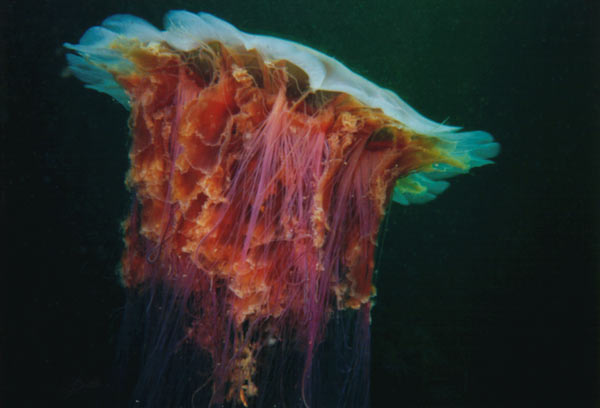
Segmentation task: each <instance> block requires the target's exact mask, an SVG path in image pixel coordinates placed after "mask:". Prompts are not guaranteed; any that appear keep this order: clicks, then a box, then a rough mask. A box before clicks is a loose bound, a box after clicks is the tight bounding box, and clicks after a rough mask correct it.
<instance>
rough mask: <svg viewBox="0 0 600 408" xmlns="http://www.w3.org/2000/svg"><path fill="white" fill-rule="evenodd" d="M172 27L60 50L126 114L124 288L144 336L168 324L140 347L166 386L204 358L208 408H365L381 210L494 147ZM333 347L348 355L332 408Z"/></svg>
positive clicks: (299, 53) (124, 21) (256, 45)
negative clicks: (175, 366)
mask: <svg viewBox="0 0 600 408" xmlns="http://www.w3.org/2000/svg"><path fill="white" fill-rule="evenodd" d="M165 26H166V29H165V30H164V31H160V30H158V29H157V28H155V27H154V26H152V25H150V24H149V23H147V22H145V21H144V20H141V19H139V18H136V17H133V16H126V15H117V16H113V17H110V18H109V19H107V20H106V21H105V22H104V23H103V25H102V26H100V27H93V28H91V29H90V30H88V32H87V33H86V34H85V35H84V36H83V37H82V39H81V40H80V42H79V44H76V45H74V44H66V47H67V48H69V49H71V50H73V51H74V52H76V53H77V55H75V54H70V55H69V56H68V62H69V64H70V69H71V71H72V72H73V73H74V74H75V75H76V76H77V77H78V78H80V79H81V80H83V81H84V82H86V83H87V84H88V87H90V88H93V89H96V90H98V91H101V92H104V93H107V94H109V95H111V96H112V97H114V98H115V99H116V100H118V101H119V102H120V103H121V104H123V105H124V106H125V107H126V108H127V109H130V111H131V117H130V128H131V137H132V140H131V149H130V154H129V158H130V162H131V168H130V171H129V172H128V175H127V179H126V184H127V186H128V188H130V189H131V191H132V192H133V193H134V194H133V197H134V198H133V204H132V211H131V214H130V215H129V217H128V218H127V219H126V220H125V221H124V223H123V230H124V236H125V250H124V253H123V257H122V261H121V278H122V282H123V284H124V286H125V287H127V288H128V290H130V291H131V292H133V293H137V294H138V295H139V297H138V298H139V299H145V300H144V301H146V302H149V305H148V308H147V309H148V310H149V309H153V310H154V309H156V310H158V311H157V312H156V313H157V315H156V316H159V317H158V318H157V320H158V321H157V322H155V320H153V322H154V323H152V324H156V325H160V324H164V322H165V321H166V320H172V321H173V322H174V323H173V322H172V324H170V325H169V326H168V327H170V329H166V328H164V329H156V330H148V333H151V334H147V335H146V338H145V339H144V340H143V341H145V342H147V343H148V345H147V346H146V348H148V349H151V350H153V353H154V354H156V353H159V354H160V353H162V354H164V359H165V361H164V363H163V364H162V365H158V366H160V367H162V370H163V371H164V367H167V366H169V364H170V362H169V361H168V360H169V359H173V358H175V357H174V356H176V355H177V353H178V352H180V350H183V349H186V350H188V349H190V348H191V349H193V350H195V352H196V353H198V354H199V355H201V356H202V358H203V359H204V361H205V362H206V364H205V365H204V366H203V367H204V368H203V369H202V370H198V371H197V372H195V374H196V376H197V378H196V379H192V380H189V381H190V383H191V384H192V385H191V386H190V387H191V388H192V389H193V390H194V393H193V395H196V394H197V393H198V392H202V393H204V394H206V395H207V397H206V398H207V399H206V401H208V402H207V404H208V405H210V406H218V405H221V404H229V405H230V406H261V405H263V406H266V405H267V404H269V403H272V402H273V401H284V402H285V403H288V404H289V405H290V406H304V405H314V406H325V405H322V404H321V405H319V404H320V402H319V401H324V400H323V398H325V399H327V398H335V399H336V401H335V403H336V404H341V405H339V406H366V405H367V404H368V389H367V388H368V386H366V385H365V384H367V383H368V343H369V338H368V336H369V334H368V333H369V313H370V308H371V299H372V296H373V295H374V293H375V288H374V286H373V283H372V277H373V270H374V251H375V247H376V244H377V234H378V229H379V224H380V222H381V220H382V217H383V216H384V214H385V210H386V208H387V206H388V203H389V201H390V200H391V199H392V198H393V199H394V200H396V201H397V202H399V203H401V204H409V203H418V202H425V201H428V200H430V199H432V198H434V197H435V196H436V195H437V194H439V193H441V192H442V191H443V190H444V189H445V188H446V187H447V186H448V184H447V182H445V181H441V180H440V179H443V178H446V177H449V176H453V175H456V174H460V173H464V172H467V171H468V170H469V169H470V168H472V167H476V166H480V165H484V164H488V163H490V161H489V158H491V157H493V156H494V155H495V154H496V153H497V150H498V145H497V144H496V143H494V142H493V140H492V138H491V136H489V134H487V133H485V132H481V131H479V132H460V131H459V129H458V128H455V127H449V126H445V125H441V124H437V123H435V122H432V121H430V120H428V119H426V118H424V117H422V116H420V115H419V114H418V113H416V112H415V111H414V110H413V109H412V108H410V107H409V106H408V105H407V104H406V103H405V102H403V101H402V100H401V99H400V98H398V97H397V96H396V95H395V94H393V93H392V92H390V91H388V90H385V89H382V88H379V87H377V86H376V85H375V84H373V83H371V82H370V81H368V80H366V79H364V78H362V77H360V76H358V75H356V74H354V73H353V72H351V71H350V70H349V69H348V68H346V67H344V66H343V65H342V64H341V63H339V62H338V61H336V60H334V59H333V58H331V57H328V56H326V55H324V54H322V53H320V52H318V51H315V50H313V49H310V48H308V47H305V46H302V45H300V44H297V43H294V42H290V41H286V40H281V39H278V38H273V37H266V36H258V35H251V34H247V33H243V32H241V31H239V30H237V29H236V28H235V27H233V26H231V25H230V24H228V23H226V22H224V21H222V20H219V19H218V18H216V17H214V16H211V15H208V14H205V13H200V14H192V13H188V12H184V11H175V12H170V13H169V14H167V16H166V18H165ZM165 293H168V295H165ZM148 294H149V295H148ZM159 299H166V300H162V301H161V300H159ZM157 302H158V303H157ZM160 302H162V303H160ZM348 322H350V323H348ZM165 327H167V326H166V325H165ZM336 327H337V329H336ZM332 333H338V334H332ZM335 335H340V336H342V337H343V339H342V340H340V341H341V342H342V343H344V344H345V345H346V346H347V347H350V348H351V349H352V350H354V351H353V355H352V357H351V358H350V361H347V362H346V363H345V365H344V364H342V366H343V367H342V368H341V369H338V370H337V371H338V372H341V373H338V374H339V375H338V376H337V377H336V380H335V381H334V382H335V383H336V384H337V385H339V389H338V391H337V392H336V393H334V394H335V397H331V396H325V397H323V396H320V395H319V392H318V391H316V390H317V388H318V386H317V385H315V384H316V383H317V382H319V381H321V379H319V378H318V377H319V373H328V374H321V376H323V375H325V376H327V375H329V373H330V372H331V370H330V369H329V368H327V367H326V365H327V364H326V363H324V362H322V361H321V359H325V358H326V357H327V355H328V354H330V353H329V351H322V350H323V349H326V350H329V349H327V347H329V346H326V345H325V346H324V344H328V343H327V339H328V338H329V337H331V336H335ZM171 338H174V339H175V340H174V341H171V340H168V339H171ZM167 344H173V346H169V347H167V346H166V345H167ZM334 344H335V341H334ZM335 349H336V347H332V350H335ZM334 354H335V353H334ZM143 359H144V357H142V360H143ZM333 360H335V358H333ZM142 367H143V370H147V371H148V370H152V367H155V365H153V364H149V363H147V362H146V363H144V362H142ZM167 371H168V370H167ZM334 371H335V369H334ZM172 375H176V374H172ZM151 377H153V375H152V374H151V373H142V374H140V378H147V379H148V378H151ZM145 381H146V382H145V384H138V387H137V388H136V393H137V394H136V396H135V398H136V399H140V398H145V399H146V400H145V404H146V405H147V406H150V405H152V403H153V401H151V400H150V399H151V398H152V397H151V396H150V395H151V391H152V392H156V390H157V389H161V388H162V389H164V390H165V391H164V393H163V394H164V395H161V396H156V401H159V399H161V401H162V402H156V401H154V403H155V405H159V404H160V403H164V402H169V401H174V400H175V398H179V396H169V395H168V393H169V391H168V390H171V392H174V391H173V389H175V388H176V387H175V388H173V387H172V386H171V385H168V384H171V383H173V381H174V380H169V379H168V378H162V377H160V376H158V378H156V379H154V380H152V381H151V380H145ZM186 381H187V380H186ZM315 387H316V388H315ZM361 387H362V388H365V389H363V390H358V391H357V389H358V388H361ZM321 394H323V393H321ZM327 401H329V400H327ZM199 406H201V405H199ZM327 406H334V405H327Z"/></svg>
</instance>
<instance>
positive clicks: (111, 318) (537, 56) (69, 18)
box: [0, 0, 600, 408]
mask: <svg viewBox="0 0 600 408" xmlns="http://www.w3.org/2000/svg"><path fill="white" fill-rule="evenodd" d="M170 9H187V10H190V11H206V12H210V13H213V14H215V15H217V16H218V17H220V18H223V19H225V20H227V21H229V22H231V23H232V24H234V25H235V26H237V27H238V28H240V29H242V30H244V31H248V32H252V33H261V34H270V35H277V36H280V37H283V38H287V39H291V40H295V41H298V42H301V43H304V44H306V45H309V46H312V47H314V48H317V49H319V50H321V51H323V52H325V53H327V54H329V55H331V56H334V57H336V58H337V59H339V60H340V61H342V62H343V63H345V64H346V65H347V66H348V67H350V68H351V69H353V70H355V71H356V72H358V73H359V74H361V75H363V76H366V77H367V78H369V79H371V80H372V81H374V82H376V83H377V84H379V85H381V86H383V87H386V88H389V89H392V90H393V91H395V92H397V93H398V94H399V95H400V96H401V97H402V98H403V99H404V100H405V101H407V102H408V103H409V104H410V105H411V106H413V107H414V108H415V109H417V110H418V111H419V112H421V113H422V114H423V115H425V116H427V117H429V118H431V119H434V120H436V121H439V122H441V121H446V122H447V123H449V124H455V125H463V126H465V127H466V128H467V129H483V130H487V131H489V132H490V133H492V134H493V135H494V137H495V138H496V139H497V141H498V142H499V143H500V144H501V145H502V151H501V154H500V155H499V156H498V157H497V160H496V164H495V165H493V166H486V167H483V168H478V169H475V170H474V171H473V172H472V173H471V174H469V175H466V176H461V177H457V178H455V179H452V180H451V182H452V185H451V187H450V189H449V190H448V191H447V192H445V193H444V194H442V196H441V197H439V198H438V199H436V200H435V201H433V202H431V203H428V204H426V205H421V206H411V207H402V206H400V205H397V204H394V205H393V206H392V208H391V213H390V215H389V219H388V223H387V227H386V228H387V230H386V235H385V242H384V243H383V245H382V252H381V257H380V259H379V260H380V265H379V273H378V275H377V286H378V296H377V305H376V307H375V309H374V310H373V314H372V318H373V321H372V376H371V401H372V403H371V405H372V407H373V408H379V407H467V406H468V407H538V406H540V407H541V406H544V407H553V406H564V407H593V406H598V403H599V400H598V388H599V362H600V355H599V350H600V349H599V347H600V346H599V344H600V343H599V316H600V315H599V298H598V289H599V279H598V273H599V270H600V164H599V163H600V143H599V141H600V29H599V27H600V7H599V2H598V1H591V0H588V1H585V0H571V1H564V0H563V1H557V0H548V1H530V0H502V1H491V0H489V1H484V0H470V1H469V0H460V1H442V0H410V1H409V0H390V1H372V2H366V1H327V2H326V1H282V2H275V1H251V0H248V1H223V0H221V1H216V0H212V1H211V0H205V1H138V2H131V1H124V0H119V1H116V0H103V1H35V2H34V1H18V2H17V1H4V2H3V3H2V5H1V6H0V29H1V36H0V47H1V48H0V68H1V69H0V126H1V127H0V137H2V148H1V149H0V154H1V166H2V167H1V175H2V188H1V203H0V204H1V214H2V218H1V221H2V226H1V229H2V231H3V235H4V237H5V238H4V239H5V241H6V243H5V244H4V245H3V246H2V252H3V253H4V256H3V257H2V259H3V264H4V266H0V270H1V272H0V274H1V276H2V278H1V279H2V280H1V282H0V285H1V286H0V287H1V288H2V296H1V299H2V307H1V309H0V310H1V311H0V317H1V332H0V336H1V337H0V341H1V353H0V364H1V383H0V406H2V407H53V406H60V407H87V406H90V407H95V406H99V405H100V401H101V400H102V397H101V396H102V393H103V391H104V390H105V385H106V384H107V381H108V379H109V378H110V375H111V370H112V367H113V360H114V356H115V348H116V336H117V332H118V328H119V324H120V320H121V314H122V310H123V309H122V308H123V304H124V301H125V294H124V291H123V289H122V288H121V287H120V286H119V283H118V279H117V275H116V271H117V265H118V261H119V257H120V253H121V250H122V240H121V232H120V222H121V220H122V219H123V218H124V217H125V215H126V213H127V212H128V205H129V195H128V194H129V193H128V192H127V191H126V189H125V186H124V175H125V172H126V170H127V167H128V159H127V149H128V127H127V112H126V111H125V110H124V109H123V108H122V107H121V106H120V105H119V104H118V103H116V102H114V101H112V100H111V99H110V97H108V96H106V95H102V94H99V93H97V92H95V91H90V90H86V89H84V87H83V86H82V84H81V83H80V82H79V81H78V80H76V79H74V78H72V77H65V75H64V68H65V66H66V62H65V50H64V49H63V48H62V43H63V42H65V41H68V42H75V43H76V42H77V41H78V40H79V38H80V36H81V35H82V34H83V33H84V32H85V30H86V29H88V28H89V27H91V26H93V25H98V24H100V23H101V22H102V20H103V19H104V18H106V17H108V16H110V15H112V14H115V13H131V14H135V15H138V16H140V17H143V18H146V19H147V20H149V21H150V22H152V23H154V24H156V25H158V26H159V27H162V16H163V14H164V13H165V12H166V11H168V10H170Z"/></svg>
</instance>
